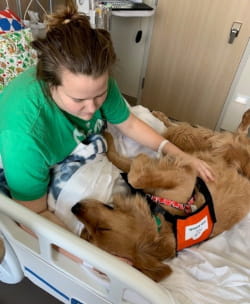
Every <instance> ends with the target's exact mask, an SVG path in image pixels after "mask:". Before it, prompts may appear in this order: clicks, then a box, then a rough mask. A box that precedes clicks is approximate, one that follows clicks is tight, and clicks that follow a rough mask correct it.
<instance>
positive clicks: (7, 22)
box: [0, 9, 24, 34]
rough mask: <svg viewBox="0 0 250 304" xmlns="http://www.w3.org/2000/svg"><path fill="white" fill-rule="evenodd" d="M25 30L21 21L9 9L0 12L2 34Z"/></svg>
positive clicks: (0, 32) (0, 31)
mask: <svg viewBox="0 0 250 304" xmlns="http://www.w3.org/2000/svg"><path fill="white" fill-rule="evenodd" d="M23 28H24V24H23V23H22V21H21V19H20V18H19V17H18V16H17V15H16V14H15V13H13V12H12V11H11V10H9V9H5V10H2V11H0V34H3V33H6V32H13V31H19V30H21V29H23Z"/></svg>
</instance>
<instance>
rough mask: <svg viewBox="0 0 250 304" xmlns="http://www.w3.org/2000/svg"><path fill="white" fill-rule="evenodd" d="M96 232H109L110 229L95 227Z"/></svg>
mask: <svg viewBox="0 0 250 304" xmlns="http://www.w3.org/2000/svg"><path fill="white" fill-rule="evenodd" d="M96 230H98V231H110V230H111V228H108V227H99V226H98V227H96Z"/></svg>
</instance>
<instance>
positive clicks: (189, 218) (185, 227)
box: [121, 173, 216, 251]
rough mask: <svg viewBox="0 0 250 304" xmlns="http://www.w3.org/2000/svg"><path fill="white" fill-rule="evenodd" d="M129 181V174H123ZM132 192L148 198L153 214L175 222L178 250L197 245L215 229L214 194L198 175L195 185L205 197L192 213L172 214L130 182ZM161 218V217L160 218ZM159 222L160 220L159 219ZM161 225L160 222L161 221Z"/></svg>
mask: <svg viewBox="0 0 250 304" xmlns="http://www.w3.org/2000/svg"><path fill="white" fill-rule="evenodd" d="M121 175H122V176H123V178H124V179H125V180H126V181H127V183H128V180H127V174H126V173H122V174H121ZM128 185H129V186H130V189H131V192H132V193H133V194H135V193H139V194H141V195H142V196H143V197H145V198H146V200H147V202H148V204H149V208H150V210H151V213H152V215H155V216H157V214H159V213H160V214H162V215H163V216H164V218H165V220H167V221H169V222H171V223H172V224H173V229H174V234H175V237H176V251H180V250H182V249H184V248H187V247H190V246H193V245H196V244H198V243H200V242H202V241H205V240H206V239H208V238H209V236H210V235H211V233H212V231H213V227H214V223H215V222H216V216H215V212H214V205H213V200H212V196H211V194H210V192H209V190H208V188H207V186H206V184H205V182H204V181H203V180H202V179H201V178H200V177H197V180H196V185H195V187H196V188H197V189H198V191H199V192H200V193H202V194H203V196H204V198H205V202H204V204H203V205H202V206H201V207H200V208H199V209H197V210H196V211H194V212H193V213H191V214H188V215H184V216H180V215H172V214H171V213H169V212H168V211H167V210H165V209H164V208H163V207H162V206H161V204H160V203H156V202H155V201H154V200H153V199H152V198H151V197H152V196H151V195H150V194H145V193H144V191H143V190H141V189H135V188H133V187H132V186H131V185H130V184H129V183H128ZM158 220H159V219H158ZM158 222H159V221H158ZM159 225H160V223H159Z"/></svg>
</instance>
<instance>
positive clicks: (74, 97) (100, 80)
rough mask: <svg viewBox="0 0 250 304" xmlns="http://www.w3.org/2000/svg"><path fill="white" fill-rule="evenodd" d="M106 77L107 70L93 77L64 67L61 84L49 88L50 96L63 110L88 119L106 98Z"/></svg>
mask: <svg viewBox="0 0 250 304" xmlns="http://www.w3.org/2000/svg"><path fill="white" fill-rule="evenodd" d="M108 78H109V76H108V72H107V73H104V74H103V75H101V76H99V77H97V78H93V77H92V76H87V75H83V74H73V73H71V72H70V71H68V70H66V69H64V70H63V71H62V75H61V79H62V84H61V85H60V86H58V87H55V88H51V94H52V98H53V99H54V101H55V103H56V104H57V105H58V107H59V108H60V109H62V110H63V111H65V112H67V113H69V114H72V115H74V116H77V117H79V118H81V119H84V120H90V119H91V118H92V116H93V115H94V113H95V112H96V111H97V110H98V109H99V108H100V107H101V105H102V104H103V102H104V101H105V99H106V96H107V90H108Z"/></svg>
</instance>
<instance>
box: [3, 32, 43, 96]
mask: <svg viewBox="0 0 250 304" xmlns="http://www.w3.org/2000/svg"><path fill="white" fill-rule="evenodd" d="M32 39H33V38H32V33H31V30H30V28H27V29H24V30H20V31H17V32H9V33H5V34H2V35H0V92H1V91H2V90H3V88H4V87H5V86H6V85H7V84H8V83H9V82H10V80H12V79H13V78H14V77H16V76H17V75H18V74H19V73H21V72H23V71H24V70H25V69H27V68H28V67H29V66H31V65H34V64H35V63H36V61H37V55H36V51H35V50H34V49H32V47H31V46H30V42H31V41H32Z"/></svg>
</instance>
